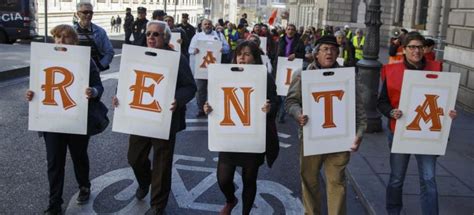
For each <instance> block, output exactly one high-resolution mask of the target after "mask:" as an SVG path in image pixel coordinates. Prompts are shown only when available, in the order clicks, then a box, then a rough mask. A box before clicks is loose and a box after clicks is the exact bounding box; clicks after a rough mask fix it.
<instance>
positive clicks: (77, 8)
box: [76, 2, 94, 11]
mask: <svg viewBox="0 0 474 215" xmlns="http://www.w3.org/2000/svg"><path fill="white" fill-rule="evenodd" d="M83 6H87V7H91V8H94V6H92V4H91V3H90V2H79V3H77V5H76V10H77V11H79V10H80V9H81V7H83Z"/></svg>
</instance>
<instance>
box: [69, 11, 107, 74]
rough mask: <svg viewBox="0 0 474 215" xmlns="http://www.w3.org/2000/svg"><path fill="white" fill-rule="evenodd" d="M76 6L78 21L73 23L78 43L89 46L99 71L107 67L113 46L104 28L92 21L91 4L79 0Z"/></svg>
mask: <svg viewBox="0 0 474 215" xmlns="http://www.w3.org/2000/svg"><path fill="white" fill-rule="evenodd" d="M76 8H77V16H78V17H79V22H78V23H77V24H75V25H74V29H75V30H76V32H77V34H78V36H79V45H81V46H89V47H91V58H92V60H93V61H94V63H95V65H96V66H97V68H99V70H100V71H104V70H107V69H109V68H110V66H109V65H110V63H111V62H112V59H113V58H114V54H115V52H114V48H113V47H112V43H111V42H110V40H109V37H108V36H107V33H106V32H105V30H104V29H103V28H101V27H99V26H98V25H96V24H94V23H92V21H91V20H92V16H93V15H94V11H93V7H92V4H91V3H88V2H81V3H78V4H77V7H76Z"/></svg>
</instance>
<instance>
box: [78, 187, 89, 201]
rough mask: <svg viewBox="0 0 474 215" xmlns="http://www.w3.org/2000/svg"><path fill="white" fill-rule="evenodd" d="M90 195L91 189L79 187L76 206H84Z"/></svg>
mask: <svg viewBox="0 0 474 215" xmlns="http://www.w3.org/2000/svg"><path fill="white" fill-rule="evenodd" d="M90 195H91V189H90V188H88V187H80V188H79V195H78V196H77V199H76V201H77V204H79V205H82V204H85V203H86V202H87V201H88V200H89V196H90Z"/></svg>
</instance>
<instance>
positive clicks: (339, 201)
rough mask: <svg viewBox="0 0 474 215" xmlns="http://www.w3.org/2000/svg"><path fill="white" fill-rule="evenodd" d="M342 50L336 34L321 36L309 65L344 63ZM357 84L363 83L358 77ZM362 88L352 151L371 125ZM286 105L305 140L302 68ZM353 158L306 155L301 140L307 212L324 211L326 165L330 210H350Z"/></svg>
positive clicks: (321, 66)
mask: <svg viewBox="0 0 474 215" xmlns="http://www.w3.org/2000/svg"><path fill="white" fill-rule="evenodd" d="M338 54H339V44H338V43H337V40H336V37H334V36H332V35H327V36H323V37H321V38H320V39H319V40H318V41H317V42H316V47H315V48H314V50H313V56H314V58H315V59H314V61H313V63H311V64H310V65H309V66H308V70H316V69H330V68H338V67H340V66H339V64H338V63H337V61H336V58H337V56H338ZM357 85H359V82H358V81H357V83H356V86H357ZM359 89H360V87H357V89H356V137H355V139H354V142H353V144H352V147H351V150H352V151H357V149H358V148H359V145H360V143H361V142H362V135H363V134H364V131H365V129H366V127H367V118H366V115H365V110H364V105H363V103H362V99H361V97H360V92H359V91H360V90H359ZM285 108H286V110H287V111H288V113H289V114H291V115H292V116H293V117H294V118H295V119H296V121H297V122H298V124H299V125H300V127H299V131H298V136H299V138H300V140H301V141H303V126H305V125H306V123H307V122H308V116H307V115H303V112H302V97H301V72H296V73H295V74H294V75H293V80H292V81H291V84H290V88H289V90H288V95H287V97H286V103H285ZM304 135H309V134H304ZM349 158H350V152H338V153H329V154H321V155H311V156H303V144H301V153H300V169H301V170H300V174H301V186H302V192H303V204H304V209H305V214H321V193H320V184H319V177H320V174H319V173H320V171H321V168H322V167H323V166H324V173H325V175H326V192H327V208H328V214H346V175H345V169H346V166H347V164H348V163H349Z"/></svg>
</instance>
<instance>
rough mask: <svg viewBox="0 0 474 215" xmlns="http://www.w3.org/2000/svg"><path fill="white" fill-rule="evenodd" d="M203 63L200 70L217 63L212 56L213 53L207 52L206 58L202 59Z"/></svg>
mask: <svg viewBox="0 0 474 215" xmlns="http://www.w3.org/2000/svg"><path fill="white" fill-rule="evenodd" d="M202 60H203V61H202V63H201V66H199V67H200V68H207V65H209V64H213V63H216V58H215V57H214V56H213V55H212V52H211V51H207V54H206V56H204V57H203V58H202Z"/></svg>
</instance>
